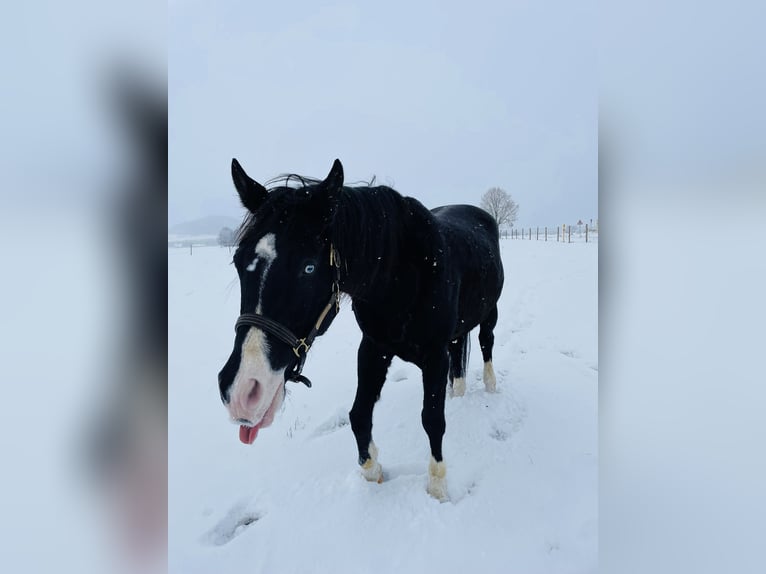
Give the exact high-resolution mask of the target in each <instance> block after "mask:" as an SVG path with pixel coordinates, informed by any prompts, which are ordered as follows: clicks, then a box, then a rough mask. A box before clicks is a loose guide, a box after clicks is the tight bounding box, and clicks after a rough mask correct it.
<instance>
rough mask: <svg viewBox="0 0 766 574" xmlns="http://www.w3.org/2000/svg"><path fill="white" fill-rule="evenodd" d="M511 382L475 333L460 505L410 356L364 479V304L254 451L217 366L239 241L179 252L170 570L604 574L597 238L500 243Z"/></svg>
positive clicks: (502, 347) (319, 353)
mask: <svg viewBox="0 0 766 574" xmlns="http://www.w3.org/2000/svg"><path fill="white" fill-rule="evenodd" d="M501 245H502V253H503V262H504V266H505V276H506V283H505V288H504V292H503V296H502V298H501V299H500V305H499V321H498V326H497V328H496V330H495V338H496V343H495V351H494V357H495V371H496V373H497V377H498V392H497V393H496V394H487V393H485V391H484V387H483V384H482V382H481V371H482V368H481V367H482V362H481V353H480V352H479V345H478V340H477V338H476V337H477V334H478V330H476V331H474V332H473V333H472V353H471V358H470V362H469V368H468V374H467V380H466V382H467V392H466V395H465V397H462V398H453V399H450V398H448V400H447V407H446V418H447V432H446V435H445V437H444V457H445V461H446V463H447V478H448V484H449V495H450V500H449V501H448V502H445V503H439V502H437V501H436V500H434V499H432V498H430V497H429V496H428V495H427V494H426V479H427V466H428V460H429V448H428V439H427V437H426V434H425V432H424V431H423V428H422V426H421V422H420V410H421V401H422V385H421V382H420V373H419V371H418V369H417V368H416V367H414V366H413V365H410V364H407V363H404V362H402V361H399V360H398V359H397V360H395V361H394V363H393V364H392V366H391V369H390V370H389V373H388V378H387V381H386V385H385V386H384V388H383V392H382V395H381V400H380V401H379V402H378V404H377V407H376V409H375V415H374V429H373V436H374V438H375V442H376V444H377V445H378V448H379V449H380V462H381V464H382V466H383V470H384V478H385V480H384V482H383V483H382V484H374V483H368V482H366V481H365V480H364V479H363V478H362V477H361V476H360V474H359V470H358V466H357V462H356V458H357V451H356V446H355V442H354V437H353V434H352V432H351V428H350V426H349V424H348V411H349V409H350V407H351V403H352V401H353V398H354V392H355V389H356V375H355V373H356V348H357V345H358V344H359V341H360V339H361V334H360V332H359V330H358V328H357V326H356V323H355V321H354V317H353V313H352V311H351V308H350V302H349V301H347V302H345V304H344V306H343V307H342V308H341V313H340V316H339V317H338V318H337V319H336V320H335V322H334V323H333V325H332V327H331V328H330V330H329V332H328V333H327V334H326V335H325V336H324V337H322V338H320V339H318V340H317V342H316V343H315V345H314V347H313V348H312V351H311V354H310V355H309V358H308V361H307V363H306V367H305V369H304V373H305V374H306V375H307V376H308V377H309V378H310V379H311V380H312V381H313V383H314V387H313V388H312V389H308V388H306V387H304V386H303V385H298V384H294V383H290V384H289V386H288V396H287V398H286V401H285V407H284V409H283V411H282V413H281V414H280V415H279V416H278V417H277V420H276V421H275V422H274V424H273V425H272V426H271V427H270V428H267V429H264V431H263V432H261V433H260V434H259V435H258V438H257V439H256V441H255V443H254V444H253V445H251V446H247V445H244V444H242V443H241V442H240V441H239V439H238V427H237V426H236V425H235V424H233V423H230V422H228V420H227V413H226V411H225V410H224V408H223V406H222V404H221V402H220V399H219V396H218V387H217V382H216V375H217V373H218V371H219V369H220V368H221V367H222V366H223V364H224V362H225V361H226V359H227V358H228V355H229V353H230V352H231V348H232V344H233V339H234V322H235V320H236V318H237V314H238V311H239V285H238V282H237V279H236V271H235V269H234V267H233V265H230V264H229V262H230V260H231V255H230V254H229V252H228V250H227V249H225V248H219V247H205V248H198V249H195V250H194V253H193V255H189V251H188V249H169V251H168V265H169V273H168V276H169V286H168V299H169V344H168V346H169V379H168V381H169V399H170V401H169V403H170V406H169V424H168V426H169V444H168V447H169V449H168V450H169V458H168V471H169V483H168V494H169V499H170V500H169V519H168V526H169V541H168V542H169V571H170V572H172V573H174V574H194V573H210V574H212V573H223V574H227V573H235V572H254V573H264V574H288V573H296V574H297V573H300V574H305V573H308V572H311V573H320V574H321V573H328V574H346V573H349V574H351V573H354V574H357V573H358V574H366V573H381V574H383V573H386V574H388V573H397V574H407V573H410V572H413V573H426V572H440V573H452V572H455V573H461V574H467V573H472V572H480V573H482V574H493V573H520V574H534V573H546V574H547V573H558V572H562V573H563V572H567V573H570V572H571V573H584V572H595V570H596V567H597V548H598V534H597V533H598V522H597V516H598V495H597V492H598V490H597V488H598V484H597V480H598V472H597V471H598V452H597V447H598V440H597V438H598V436H597V408H598V393H597V385H598V356H597V353H598V345H597V339H598V333H597V326H598V294H597V285H598V244H597V243H595V244H594V243H589V244H585V243H577V244H563V243H556V242H555V241H553V242H550V241H549V242H548V243H545V242H542V241H540V242H538V241H512V240H510V239H509V240H503V241H502V242H501Z"/></svg>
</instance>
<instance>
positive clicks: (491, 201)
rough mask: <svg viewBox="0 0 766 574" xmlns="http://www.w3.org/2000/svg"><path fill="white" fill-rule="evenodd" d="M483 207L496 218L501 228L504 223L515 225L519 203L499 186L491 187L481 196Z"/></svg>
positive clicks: (510, 225)
mask: <svg viewBox="0 0 766 574" xmlns="http://www.w3.org/2000/svg"><path fill="white" fill-rule="evenodd" d="M481 208H482V209H483V210H484V211H486V212H487V213H489V214H490V215H491V216H492V217H494V218H495V221H496V222H497V226H498V227H500V228H501V227H503V226H504V225H507V226H508V227H513V222H514V221H516V218H517V217H518V215H519V204H518V203H516V202H515V201H513V198H512V197H511V196H510V195H509V194H508V192H507V191H505V190H504V189H501V188H499V187H491V188H489V189H488V190H487V192H486V193H485V194H484V195H482V196H481Z"/></svg>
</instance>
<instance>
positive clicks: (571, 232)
mask: <svg viewBox="0 0 766 574" xmlns="http://www.w3.org/2000/svg"><path fill="white" fill-rule="evenodd" d="M501 236H502V237H503V238H505V239H518V240H520V241H521V240H523V241H532V240H534V241H558V242H559V243H597V242H598V220H596V222H595V224H594V223H574V224H571V225H567V224H562V225H555V226H552V227H547V226H546V227H519V228H515V227H514V228H512V229H509V230H505V231H503V232H502V233H501Z"/></svg>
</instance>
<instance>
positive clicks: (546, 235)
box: [545, 226, 548, 241]
mask: <svg viewBox="0 0 766 574" xmlns="http://www.w3.org/2000/svg"><path fill="white" fill-rule="evenodd" d="M545 240H546V241H548V227H547V226H546V227H545Z"/></svg>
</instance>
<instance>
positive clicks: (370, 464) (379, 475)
mask: <svg viewBox="0 0 766 574" xmlns="http://www.w3.org/2000/svg"><path fill="white" fill-rule="evenodd" d="M367 450H368V451H369V453H370V458H368V459H367V461H366V462H365V463H364V464H363V465H362V476H363V477H364V478H366V479H367V480H369V481H370V482H378V483H380V482H383V469H382V468H381V466H380V463H378V447H376V446H375V443H374V442H372V441H370V446H369V447H367Z"/></svg>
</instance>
